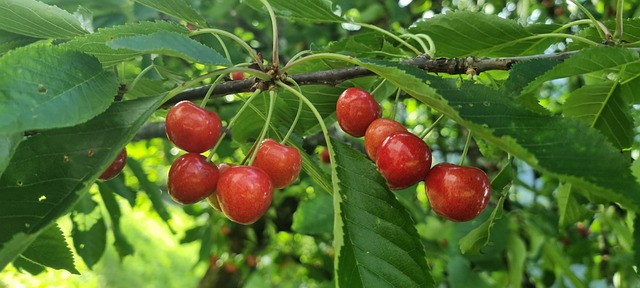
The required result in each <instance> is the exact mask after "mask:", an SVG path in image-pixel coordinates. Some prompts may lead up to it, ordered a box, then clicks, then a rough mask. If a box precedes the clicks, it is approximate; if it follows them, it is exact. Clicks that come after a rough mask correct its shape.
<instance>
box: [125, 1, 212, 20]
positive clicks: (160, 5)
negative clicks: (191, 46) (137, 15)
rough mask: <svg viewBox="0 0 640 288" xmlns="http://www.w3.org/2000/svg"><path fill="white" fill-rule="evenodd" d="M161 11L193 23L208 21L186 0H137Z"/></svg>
mask: <svg viewBox="0 0 640 288" xmlns="http://www.w3.org/2000/svg"><path fill="white" fill-rule="evenodd" d="M136 2H138V3H140V4H142V5H145V6H149V7H151V8H153V9H156V10H158V11H160V12H164V13H166V14H168V15H171V16H173V17H176V18H178V19H182V20H185V21H187V22H189V23H191V24H197V25H199V26H206V25H207V23H206V21H205V20H204V19H203V18H202V16H200V15H199V14H198V12H196V10H193V8H192V7H191V6H190V5H189V3H188V2H187V1H185V0H136Z"/></svg>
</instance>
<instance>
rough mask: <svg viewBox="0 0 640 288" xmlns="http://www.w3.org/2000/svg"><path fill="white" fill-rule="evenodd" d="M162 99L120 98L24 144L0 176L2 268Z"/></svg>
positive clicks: (83, 188) (63, 209)
mask: <svg viewBox="0 0 640 288" xmlns="http://www.w3.org/2000/svg"><path fill="white" fill-rule="evenodd" d="M161 100H162V97H155V98H143V99H140V100H134V101H124V102H117V103H114V104H113V105H112V106H111V107H110V108H109V109H108V110H107V111H106V112H105V113H103V114H100V115H99V116H97V117H95V118H93V119H91V120H90V121H88V122H86V123H84V124H81V125H78V126H74V127H68V128H61V129H52V130H47V131H42V132H40V133H38V134H36V135H33V136H31V137H28V138H27V139H26V140H24V141H23V142H22V143H20V146H18V149H17V150H16V152H15V154H14V156H13V158H11V161H10V162H9V165H8V166H7V169H6V170H5V172H4V174H2V176H1V177H0V191H2V193H0V222H2V225H0V270H1V269H2V268H4V267H5V265H7V264H8V263H10V262H11V261H12V260H13V259H14V258H15V257H16V256H17V255H19V254H20V253H21V252H22V250H24V249H25V248H26V246H28V245H29V243H31V241H33V240H34V239H35V238H36V237H37V236H38V234H39V233H40V232H41V231H42V230H43V229H45V228H47V227H48V226H49V225H50V224H51V223H53V222H54V221H55V220H56V219H58V217H60V216H62V215H64V214H66V213H67V212H68V211H69V210H70V209H71V208H72V207H73V206H74V205H75V203H76V202H77V201H78V200H79V199H80V197H81V196H83V195H84V194H85V193H86V192H87V191H88V189H89V187H91V184H92V183H93V182H94V181H95V180H96V179H97V178H98V176H99V175H100V174H101V173H102V171H103V170H104V169H105V168H107V166H109V164H110V163H111V160H112V159H113V158H115V156H116V154H118V153H119V152H120V150H121V149H122V147H124V146H125V144H126V143H127V142H128V141H129V140H130V139H131V138H133V136H134V134H135V133H136V131H138V128H140V126H142V124H143V123H144V122H145V121H146V120H147V118H149V116H150V115H151V114H152V113H153V111H155V109H156V108H157V107H158V106H159V105H160V101H161Z"/></svg>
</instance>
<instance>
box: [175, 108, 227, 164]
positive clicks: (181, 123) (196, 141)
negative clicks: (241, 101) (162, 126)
mask: <svg viewBox="0 0 640 288" xmlns="http://www.w3.org/2000/svg"><path fill="white" fill-rule="evenodd" d="M166 130H167V137H169V140H171V142H173V144H175V145H176V146H178V148H180V149H182V150H185V151H187V152H191V153H202V152H204V151H207V150H209V149H211V148H212V147H213V146H214V145H215V144H216V143H217V142H218V139H219V138H220V132H221V131H222V123H221V122H220V117H218V114H216V113H215V112H213V111H209V110H206V109H203V108H200V107H198V106H196V105H195V104H193V103H191V102H189V101H180V102H178V104H176V105H175V106H173V108H171V109H170V110H169V113H167V119H166Z"/></svg>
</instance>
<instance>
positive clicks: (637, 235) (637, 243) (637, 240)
mask: <svg viewBox="0 0 640 288" xmlns="http://www.w3.org/2000/svg"><path fill="white" fill-rule="evenodd" d="M633 264H634V265H635V266H638V265H640V218H638V214H636V218H635V219H633Z"/></svg>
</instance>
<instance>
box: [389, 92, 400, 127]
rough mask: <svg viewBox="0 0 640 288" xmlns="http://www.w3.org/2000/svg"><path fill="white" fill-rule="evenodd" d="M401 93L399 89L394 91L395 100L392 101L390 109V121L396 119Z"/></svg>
mask: <svg viewBox="0 0 640 288" xmlns="http://www.w3.org/2000/svg"><path fill="white" fill-rule="evenodd" d="M401 92H402V91H401V90H400V89H397V90H396V98H395V99H393V107H392V108H391V119H393V120H395V119H396V111H397V110H398V100H399V99H400V93H401Z"/></svg>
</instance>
